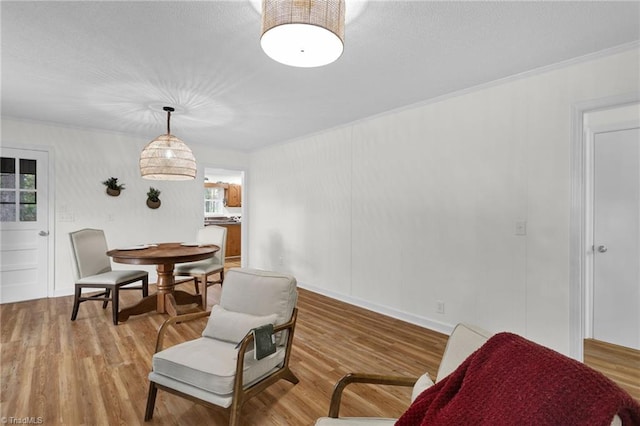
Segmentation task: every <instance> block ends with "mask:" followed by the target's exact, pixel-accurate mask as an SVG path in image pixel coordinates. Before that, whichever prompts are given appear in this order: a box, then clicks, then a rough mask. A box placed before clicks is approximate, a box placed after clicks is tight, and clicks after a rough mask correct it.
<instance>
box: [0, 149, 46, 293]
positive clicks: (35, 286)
mask: <svg viewBox="0 0 640 426" xmlns="http://www.w3.org/2000/svg"><path fill="white" fill-rule="evenodd" d="M0 157H1V158H0V173H1V174H0V233H1V236H2V239H1V242H0V250H1V251H2V253H1V257H0V303H7V302H17V301H21V300H30V299H39V298H42V297H47V290H48V279H47V278H48V273H47V270H48V246H49V244H48V239H49V236H48V235H49V223H48V214H49V213H48V205H47V201H48V198H49V197H48V176H47V175H48V153H47V152H46V151H36V150H22V149H13V148H4V147H2V148H0Z"/></svg>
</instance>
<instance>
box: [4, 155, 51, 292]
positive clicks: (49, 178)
mask: <svg viewBox="0 0 640 426" xmlns="http://www.w3.org/2000/svg"><path fill="white" fill-rule="evenodd" d="M2 147H3V148H11V149H18V150H21V151H41V152H46V153H47V180H48V182H47V183H48V194H47V203H48V211H47V216H48V232H49V236H48V237H47V259H48V260H47V262H48V264H47V297H54V295H55V263H56V262H55V236H56V232H55V231H56V226H55V224H56V222H55V205H54V201H55V198H56V197H55V196H54V194H55V180H54V177H55V174H54V167H53V165H54V164H55V162H54V161H55V158H54V149H53V148H52V147H49V146H42V145H17V144H16V145H11V144H7V143H3V144H2Z"/></svg>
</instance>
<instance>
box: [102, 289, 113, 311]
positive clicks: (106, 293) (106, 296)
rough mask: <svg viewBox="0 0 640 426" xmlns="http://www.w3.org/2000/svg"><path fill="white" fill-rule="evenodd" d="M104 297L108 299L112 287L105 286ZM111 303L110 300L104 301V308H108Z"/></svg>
mask: <svg viewBox="0 0 640 426" xmlns="http://www.w3.org/2000/svg"><path fill="white" fill-rule="evenodd" d="M104 297H105V299H108V298H109V297H111V289H110V288H105V289H104ZM108 304H109V301H108V300H105V301H104V302H102V309H107V305H108Z"/></svg>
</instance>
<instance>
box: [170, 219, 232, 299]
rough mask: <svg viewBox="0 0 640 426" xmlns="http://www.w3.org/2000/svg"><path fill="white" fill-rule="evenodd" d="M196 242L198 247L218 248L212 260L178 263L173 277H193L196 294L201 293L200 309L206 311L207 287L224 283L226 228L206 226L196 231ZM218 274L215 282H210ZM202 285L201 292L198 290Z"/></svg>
mask: <svg viewBox="0 0 640 426" xmlns="http://www.w3.org/2000/svg"><path fill="white" fill-rule="evenodd" d="M196 242H197V243H198V244H200V245H206V244H213V245H216V246H218V247H220V250H218V251H217V252H216V253H215V254H214V255H213V257H212V258H210V259H205V260H199V261H197V262H189V263H180V264H177V265H176V267H175V269H174V275H175V276H188V277H193V279H194V285H195V291H196V294H198V293H200V292H201V291H202V308H203V309H205V310H206V309H207V287H209V286H212V285H214V284H222V282H223V281H224V258H225V247H226V245H227V228H225V227H224V226H216V225H208V226H205V227H204V228H201V229H199V230H198V234H197V236H196ZM216 274H219V278H218V279H216V280H210V277H211V276H213V275H216ZM200 285H202V290H200Z"/></svg>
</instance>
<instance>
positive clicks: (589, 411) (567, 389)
mask: <svg viewBox="0 0 640 426" xmlns="http://www.w3.org/2000/svg"><path fill="white" fill-rule="evenodd" d="M615 414H618V415H619V416H620V418H621V419H622V421H623V425H625V426H626V425H640V405H639V404H638V403H637V402H636V401H635V400H634V399H633V398H631V396H630V395H629V394H627V393H626V392H625V391H624V390H622V389H621V388H619V387H618V386H617V385H616V384H615V383H613V382H612V381H611V380H609V379H608V378H606V377H605V376H604V375H602V374H600V373H599V372H597V371H595V370H592V369H591V368H589V367H587V366H586V365H584V364H582V363H580V362H578V361H575V360H573V359H571V358H568V357H565V356H563V355H561V354H559V353H557V352H554V351H552V350H551V349H548V348H545V347H544V346H540V345H538V344H536V343H533V342H531V341H529V340H526V339H524V338H522V337H520V336H517V335H515V334H511V333H499V334H496V335H495V336H493V337H492V338H491V339H489V340H488V341H487V342H486V343H485V344H484V345H483V346H482V347H481V348H480V349H478V350H477V351H476V352H474V353H473V354H471V356H469V357H468V358H467V359H466V360H465V361H464V362H463V363H462V364H461V365H460V366H459V367H458V369H457V370H455V371H454V372H453V373H451V374H450V375H449V376H448V377H445V378H444V379H443V380H441V381H440V382H438V383H437V384H436V385H434V386H432V387H430V388H428V389H426V390H425V391H424V392H423V393H422V394H420V395H419V396H418V398H416V400H415V401H414V402H413V404H411V406H410V407H409V409H408V410H407V411H406V412H405V413H404V414H403V415H402V417H400V419H398V421H397V422H396V425H397V426H417V425H421V426H424V425H428V426H437V425H456V426H457V425H492V426H496V425H536V426H543V425H549V426H558V425H602V426H606V425H610V424H611V421H612V420H613V417H614V415H615Z"/></svg>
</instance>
